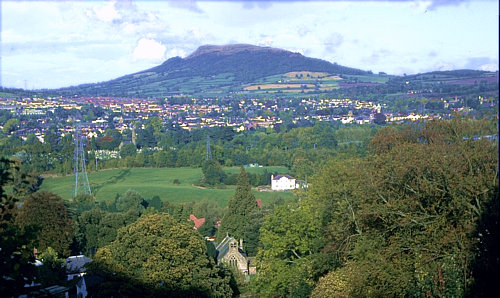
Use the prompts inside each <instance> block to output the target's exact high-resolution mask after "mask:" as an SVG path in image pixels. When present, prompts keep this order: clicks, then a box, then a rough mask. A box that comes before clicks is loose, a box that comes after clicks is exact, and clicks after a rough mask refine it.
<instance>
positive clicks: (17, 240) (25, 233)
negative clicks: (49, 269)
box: [0, 159, 36, 297]
mask: <svg viewBox="0 0 500 298" xmlns="http://www.w3.org/2000/svg"><path fill="white" fill-rule="evenodd" d="M10 166H11V164H10V162H9V161H8V160H6V159H0V248H1V249H0V272H1V276H0V292H1V293H2V295H4V296H6V297H10V296H19V295H20V294H22V293H23V291H24V286H25V284H26V283H31V282H33V281H35V280H36V271H35V269H36V268H35V266H34V265H33V262H34V261H35V258H34V256H33V253H32V252H33V251H32V250H31V249H30V248H29V246H28V244H29V243H31V242H32V241H35V240H36V237H35V233H34V229H33V228H32V227H25V228H24V229H21V228H20V227H18V226H17V225H16V218H15V217H16V213H15V212H14V209H15V208H16V202H17V200H16V199H15V198H13V197H12V196H10V195H8V194H7V193H6V191H5V188H6V186H7V185H8V183H9V182H10V180H11V178H10V177H9V176H10V174H9V169H10Z"/></svg>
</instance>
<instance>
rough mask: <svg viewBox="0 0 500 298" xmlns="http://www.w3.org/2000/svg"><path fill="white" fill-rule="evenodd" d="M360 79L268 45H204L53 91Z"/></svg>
mask: <svg viewBox="0 0 500 298" xmlns="http://www.w3.org/2000/svg"><path fill="white" fill-rule="evenodd" d="M304 71H305V72H320V73H327V74H328V75H363V74H367V73H368V72H366V71H363V70H360V69H355V68H350V67H345V66H341V65H338V64H336V63H331V62H328V61H325V60H321V59H316V58H309V57H305V56H303V55H302V54H299V53H294V52H290V51H286V50H282V49H277V48H271V47H259V46H254V45H247V44H231V45H223V46H216V45H205V46H201V47H199V48H198V49H197V50H196V51H194V52H193V53H192V54H191V55H189V56H187V57H186V58H181V57H173V58H170V59H168V60H167V61H165V62H164V63H162V64H161V65H158V66H156V67H153V68H151V69H147V70H144V71H140V72H137V73H134V74H130V75H126V76H123V77H120V78H117V79H114V80H111V81H107V82H101V83H96V84H84V85H79V86H73V87H69V88H62V89H58V90H56V91H57V93H59V94H79V95H90V96H98V95H99V96H140V97H150V96H153V97H154V96H169V95H176V94H191V95H196V94H202V93H212V94H214V93H231V92H238V91H242V90H243V88H244V86H245V85H248V84H251V83H254V82H257V81H265V80H266V79H267V78H269V77H270V76H274V75H281V74H286V73H290V72H304Z"/></svg>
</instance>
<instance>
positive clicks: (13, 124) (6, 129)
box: [2, 118, 19, 134]
mask: <svg viewBox="0 0 500 298" xmlns="http://www.w3.org/2000/svg"><path fill="white" fill-rule="evenodd" d="M18 126H19V119H17V118H10V119H9V120H7V122H5V124H4V126H3V128H2V131H3V133H4V134H9V133H11V132H13V131H14V130H16V129H17V127H18Z"/></svg>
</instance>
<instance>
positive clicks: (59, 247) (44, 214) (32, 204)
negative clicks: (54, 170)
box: [16, 191, 73, 256]
mask: <svg viewBox="0 0 500 298" xmlns="http://www.w3.org/2000/svg"><path fill="white" fill-rule="evenodd" d="M16 222H17V223H18V224H19V225H20V226H22V227H23V228H27V227H30V226H35V227H39V228H40V231H39V232H38V236H37V241H36V242H37V243H38V245H37V246H36V245H35V243H32V244H31V247H32V248H35V247H36V248H37V249H39V250H40V251H44V250H45V249H47V248H48V247H49V246H50V247H52V248H54V249H55V251H56V252H57V253H58V254H60V255H61V256H69V255H70V253H71V251H70V246H71V243H72V241H73V219H72V218H71V214H70V212H69V210H68V208H67V207H66V205H65V202H64V200H63V199H61V197H59V196H58V195H55V194H53V193H50V192H47V191H40V192H36V193H34V194H32V195H30V196H29V198H27V199H26V201H25V202H24V204H23V206H22V207H21V208H20V209H19V214H18V215H17V218H16Z"/></svg>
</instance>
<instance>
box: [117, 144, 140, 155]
mask: <svg viewBox="0 0 500 298" xmlns="http://www.w3.org/2000/svg"><path fill="white" fill-rule="evenodd" d="M136 154H137V148H136V147H135V145H134V144H132V143H130V144H126V145H123V146H122V147H121V148H120V157H121V158H125V157H127V156H136Z"/></svg>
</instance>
